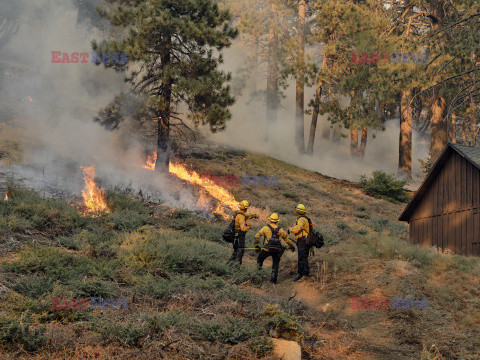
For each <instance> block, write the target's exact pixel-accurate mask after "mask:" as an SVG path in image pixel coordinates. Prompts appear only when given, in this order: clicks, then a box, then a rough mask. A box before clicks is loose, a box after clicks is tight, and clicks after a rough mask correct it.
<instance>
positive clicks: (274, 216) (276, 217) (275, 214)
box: [268, 213, 279, 223]
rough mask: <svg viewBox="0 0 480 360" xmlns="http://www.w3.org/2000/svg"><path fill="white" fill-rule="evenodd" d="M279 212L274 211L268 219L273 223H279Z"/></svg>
mask: <svg viewBox="0 0 480 360" xmlns="http://www.w3.org/2000/svg"><path fill="white" fill-rule="evenodd" d="M278 220H279V219H278V214H277V213H273V214H272V215H270V217H269V218H268V221H271V222H273V223H277V222H278Z"/></svg>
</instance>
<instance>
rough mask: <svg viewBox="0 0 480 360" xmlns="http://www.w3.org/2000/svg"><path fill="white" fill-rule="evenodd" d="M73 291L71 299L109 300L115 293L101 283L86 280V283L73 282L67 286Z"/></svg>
mask: <svg viewBox="0 0 480 360" xmlns="http://www.w3.org/2000/svg"><path fill="white" fill-rule="evenodd" d="M69 287H70V288H71V289H72V291H73V297H75V298H91V297H101V298H104V299H105V298H106V299H108V298H111V297H112V296H113V295H114V293H115V291H114V290H113V288H112V287H111V286H109V285H107V284H106V283H104V282H102V281H95V280H87V281H74V282H71V283H70V286H69Z"/></svg>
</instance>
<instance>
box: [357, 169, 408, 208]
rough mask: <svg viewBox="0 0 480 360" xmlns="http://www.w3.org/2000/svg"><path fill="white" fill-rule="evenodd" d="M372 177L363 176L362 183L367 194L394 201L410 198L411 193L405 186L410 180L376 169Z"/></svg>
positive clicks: (404, 200)
mask: <svg viewBox="0 0 480 360" xmlns="http://www.w3.org/2000/svg"><path fill="white" fill-rule="evenodd" d="M372 175H373V176H372V178H370V179H367V177H366V176H362V177H361V180H360V183H361V184H362V185H363V190H364V192H365V194H367V195H370V196H373V197H375V198H378V199H385V200H388V201H390V202H393V203H401V202H406V201H408V200H409V198H410V197H409V195H408V193H407V191H406V190H405V188H404V186H405V185H406V184H407V183H408V180H397V179H396V178H395V176H394V175H393V174H386V173H384V172H382V171H378V170H377V171H374V172H373V174H372Z"/></svg>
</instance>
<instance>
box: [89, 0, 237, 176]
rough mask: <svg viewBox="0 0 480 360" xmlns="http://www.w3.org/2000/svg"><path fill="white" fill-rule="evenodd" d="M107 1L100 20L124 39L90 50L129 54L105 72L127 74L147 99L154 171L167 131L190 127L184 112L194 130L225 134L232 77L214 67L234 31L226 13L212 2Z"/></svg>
mask: <svg viewBox="0 0 480 360" xmlns="http://www.w3.org/2000/svg"><path fill="white" fill-rule="evenodd" d="M109 1H110V2H111V3H113V4H114V5H115V8H114V9H113V10H104V11H103V12H102V15H103V16H104V17H106V18H107V19H109V20H110V22H111V23H112V25H114V26H116V27H120V28H123V29H124V30H125V33H126V34H127V35H126V37H125V38H124V39H123V40H121V41H117V40H110V41H104V42H102V43H100V44H98V43H97V42H93V43H92V47H93V50H95V51H101V52H108V53H112V52H125V53H127V54H128V59H129V61H128V63H127V64H118V63H110V64H105V66H106V67H113V68H115V69H116V70H118V71H126V72H127V78H126V80H127V81H128V82H130V83H131V84H132V85H133V88H134V90H135V91H137V92H140V93H142V94H144V95H146V97H147V100H146V104H147V105H148V107H149V109H150V111H151V112H152V114H153V115H154V117H155V118H156V119H157V121H158V125H157V135H158V136H157V162H156V169H159V170H166V169H168V163H169V159H170V154H171V144H170V135H171V129H172V127H174V126H188V125H187V124H186V117H185V116H182V115H183V114H182V113H181V112H180V111H181V110H182V109H186V112H188V115H187V117H188V119H189V120H190V121H191V122H193V124H194V125H200V124H202V125H208V126H209V127H210V130H211V131H212V132H215V131H219V130H223V129H224V128H225V123H226V121H227V120H229V119H230V118H231V113H230V111H229V110H228V107H229V106H231V105H232V104H233V103H234V98H233V97H232V96H231V94H230V87H229V86H228V85H227V82H229V81H230V79H231V75H230V74H229V73H225V72H223V71H221V70H219V68H218V67H219V64H221V63H222V62H223V59H222V55H221V51H222V50H223V49H224V48H226V47H229V46H230V44H231V40H232V39H234V38H235V37H236V36H237V34H238V31H237V30H236V29H234V28H232V27H231V26H230V25H229V23H228V22H229V20H230V14H229V12H228V11H227V10H220V9H219V8H218V6H217V4H216V3H215V2H214V1H213V0H195V1H192V0H135V1H131V0H109Z"/></svg>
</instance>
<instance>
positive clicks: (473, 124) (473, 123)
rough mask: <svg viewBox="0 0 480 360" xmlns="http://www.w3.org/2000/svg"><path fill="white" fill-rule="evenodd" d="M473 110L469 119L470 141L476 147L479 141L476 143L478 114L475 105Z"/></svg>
mask: <svg viewBox="0 0 480 360" xmlns="http://www.w3.org/2000/svg"><path fill="white" fill-rule="evenodd" d="M471 108H472V112H471V114H472V116H470V117H469V123H468V125H469V126H468V141H469V144H470V145H471V146H475V145H476V143H477V141H476V136H475V135H476V134H477V117H476V115H477V112H476V106H475V104H473V105H471Z"/></svg>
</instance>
